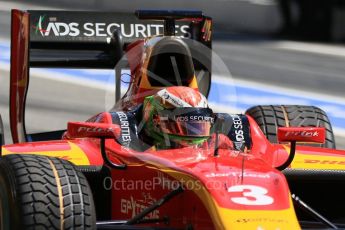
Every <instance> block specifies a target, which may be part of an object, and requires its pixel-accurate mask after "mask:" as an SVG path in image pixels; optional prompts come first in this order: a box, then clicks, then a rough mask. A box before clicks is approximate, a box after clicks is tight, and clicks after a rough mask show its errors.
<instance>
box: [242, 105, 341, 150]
mask: <svg viewBox="0 0 345 230" xmlns="http://www.w3.org/2000/svg"><path fill="white" fill-rule="evenodd" d="M246 114H248V115H250V116H251V117H252V118H254V120H255V121H256V123H257V124H258V125H259V126H260V128H261V130H262V131H263V133H264V134H265V135H266V137H267V139H268V140H269V141H270V142H271V143H278V140H277V130H278V127H287V126H290V127H306V126H312V127H325V129H326V142H325V143H324V144H302V145H308V146H318V147H325V148H332V149H335V139H334V134H333V130H332V125H331V123H330V121H329V119H328V116H327V114H326V113H325V112H324V111H323V110H321V109H320V108H318V107H315V106H303V105H267V106H254V107H252V108H250V109H248V110H247V111H246Z"/></svg>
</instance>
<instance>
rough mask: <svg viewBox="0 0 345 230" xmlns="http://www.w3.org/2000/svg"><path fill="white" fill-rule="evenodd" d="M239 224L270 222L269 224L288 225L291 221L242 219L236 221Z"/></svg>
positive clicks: (259, 218)
mask: <svg viewBox="0 0 345 230" xmlns="http://www.w3.org/2000/svg"><path fill="white" fill-rule="evenodd" d="M235 222H237V223H244V224H246V223H252V222H258V223H263V222H269V223H285V224H286V223H288V222H289V221H288V220H286V219H276V218H261V217H258V218H240V219H237V220H235Z"/></svg>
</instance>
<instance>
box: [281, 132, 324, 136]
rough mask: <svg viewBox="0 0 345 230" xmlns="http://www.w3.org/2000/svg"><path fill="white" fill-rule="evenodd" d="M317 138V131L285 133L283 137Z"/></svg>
mask: <svg viewBox="0 0 345 230" xmlns="http://www.w3.org/2000/svg"><path fill="white" fill-rule="evenodd" d="M297 136H300V137H318V136H319V132H318V131H289V132H286V133H285V137H297Z"/></svg>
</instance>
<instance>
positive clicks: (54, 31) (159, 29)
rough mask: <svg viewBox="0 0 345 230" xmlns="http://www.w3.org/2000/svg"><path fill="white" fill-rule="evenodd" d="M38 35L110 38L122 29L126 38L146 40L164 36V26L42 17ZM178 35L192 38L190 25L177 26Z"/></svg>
mask: <svg viewBox="0 0 345 230" xmlns="http://www.w3.org/2000/svg"><path fill="white" fill-rule="evenodd" d="M33 28H34V29H35V33H36V34H40V35H41V36H42V37H47V36H56V37H78V36H84V37H110V36H111V35H112V32H113V31H114V30H115V29H120V31H121V34H122V36H123V37H125V38H146V37H151V36H154V35H158V34H163V24H143V23H120V22H111V23H105V22H68V23H67V22H63V21H60V20H58V18H57V17H52V16H50V17H47V15H40V16H39V18H38V21H37V23H36V25H33ZM175 28H176V31H175V33H176V34H180V35H181V34H182V35H183V37H190V36H191V34H190V33H189V32H188V31H189V25H175Z"/></svg>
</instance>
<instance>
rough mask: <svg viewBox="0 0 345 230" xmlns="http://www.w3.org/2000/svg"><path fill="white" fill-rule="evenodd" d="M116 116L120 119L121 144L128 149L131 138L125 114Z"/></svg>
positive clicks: (120, 113)
mask: <svg viewBox="0 0 345 230" xmlns="http://www.w3.org/2000/svg"><path fill="white" fill-rule="evenodd" d="M116 114H117V115H118V117H119V119H120V128H121V141H122V144H123V145H125V146H127V147H128V146H129V144H130V142H131V140H132V138H131V131H130V127H129V122H128V117H127V114H126V113H124V112H116Z"/></svg>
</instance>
